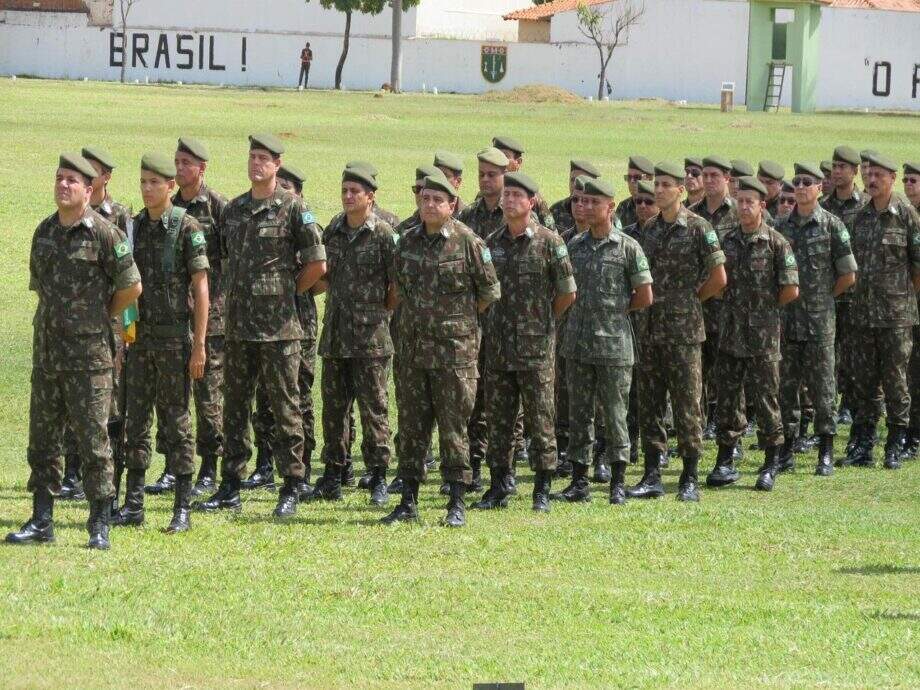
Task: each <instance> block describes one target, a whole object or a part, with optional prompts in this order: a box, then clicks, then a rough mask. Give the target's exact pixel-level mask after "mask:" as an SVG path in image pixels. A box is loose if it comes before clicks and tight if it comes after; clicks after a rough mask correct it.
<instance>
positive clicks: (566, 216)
mask: <svg viewBox="0 0 920 690" xmlns="http://www.w3.org/2000/svg"><path fill="white" fill-rule="evenodd" d="M549 211H550V213H552V215H553V221H555V223H556V232H558V233H559V234H560V235H561V234H562V233H564V232H565V231H566V230H569V229H570V228H574V227H575V217H574V216H573V215H572V197H571V196H567V197H566V198H565V199H561V200H559V201H557V202H556V203H555V204H553V205H552V206H550V207H549Z"/></svg>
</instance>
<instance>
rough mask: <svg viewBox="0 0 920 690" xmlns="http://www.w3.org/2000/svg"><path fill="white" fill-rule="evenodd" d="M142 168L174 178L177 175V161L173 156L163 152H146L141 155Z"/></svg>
mask: <svg viewBox="0 0 920 690" xmlns="http://www.w3.org/2000/svg"><path fill="white" fill-rule="evenodd" d="M141 170H146V171H147V172H152V173H153V174H154V175H159V176H160V177H165V178H166V179H167V180H172V179H173V178H175V176H176V163H175V161H174V160H173V159H172V157H171V156H167V155H165V154H162V153H145V154H144V155H143V156H141Z"/></svg>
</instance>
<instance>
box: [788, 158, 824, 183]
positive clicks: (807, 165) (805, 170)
mask: <svg viewBox="0 0 920 690" xmlns="http://www.w3.org/2000/svg"><path fill="white" fill-rule="evenodd" d="M793 168H794V169H795V174H796V175H811V176H812V177H814V178H816V179H818V180H823V179H824V173H823V172H822V171H821V166H820V165H816V164H815V163H811V162H808V161H803V162H799V163H796V164H795V165H794V166H793Z"/></svg>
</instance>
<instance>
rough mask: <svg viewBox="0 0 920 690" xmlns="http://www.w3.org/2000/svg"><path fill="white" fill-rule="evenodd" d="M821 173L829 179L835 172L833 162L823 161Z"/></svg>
mask: <svg viewBox="0 0 920 690" xmlns="http://www.w3.org/2000/svg"><path fill="white" fill-rule="evenodd" d="M821 172H823V173H824V177H827V176H828V175H830V174H831V173H832V172H834V164H833V163H832V162H831V161H821Z"/></svg>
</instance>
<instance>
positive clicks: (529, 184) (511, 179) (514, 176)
mask: <svg viewBox="0 0 920 690" xmlns="http://www.w3.org/2000/svg"><path fill="white" fill-rule="evenodd" d="M505 186H506V187H519V188H520V189H523V190H524V191H525V192H527V194H528V196H536V194H537V192H539V191H540V186H539V185H538V184H537V183H536V182H534V181H533V179H532V178H531V177H530V176H529V175H525V174H524V173H522V172H513V173H506V174H505Z"/></svg>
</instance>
